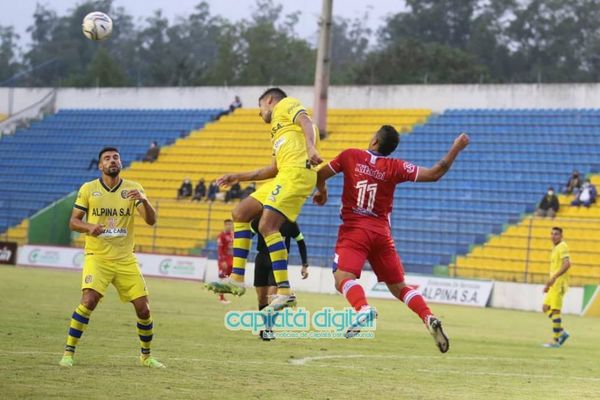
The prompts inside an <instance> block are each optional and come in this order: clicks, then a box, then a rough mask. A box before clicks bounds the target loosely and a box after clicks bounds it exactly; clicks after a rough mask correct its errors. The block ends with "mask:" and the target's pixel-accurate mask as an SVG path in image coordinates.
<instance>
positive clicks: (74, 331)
mask: <svg viewBox="0 0 600 400" xmlns="http://www.w3.org/2000/svg"><path fill="white" fill-rule="evenodd" d="M91 314H92V311H91V310H88V309H87V308H86V307H85V306H84V305H83V304H80V305H78V306H77V308H76V309H75V311H74V312H73V315H72V316H71V323H70V325H69V332H68V336H67V345H66V346H65V355H73V353H75V347H76V346H77V343H78V342H79V339H81V335H83V331H84V330H85V328H86V327H87V325H88V323H89V322H90V315H91Z"/></svg>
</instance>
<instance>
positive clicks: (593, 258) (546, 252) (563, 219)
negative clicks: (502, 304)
mask: <svg viewBox="0 0 600 400" xmlns="http://www.w3.org/2000/svg"><path fill="white" fill-rule="evenodd" d="M594 180H596V181H597V182H598V183H600V176H596V177H592V181H594ZM559 198H560V201H561V204H564V207H561V209H560V210H559V213H558V214H557V217H556V218H555V219H544V218H536V217H527V218H525V219H523V220H522V221H521V222H520V223H518V224H516V225H512V226H509V227H507V229H506V230H505V231H504V232H503V233H501V234H500V235H496V236H492V237H490V238H489V240H488V241H487V242H486V243H485V244H483V245H481V246H476V247H474V248H473V249H472V250H471V252H470V253H469V254H467V255H466V256H459V257H457V258H456V261H455V262H454V263H453V264H451V265H450V271H451V272H452V273H453V274H454V275H456V276H460V277H476V278H485V279H506V280H509V281H515V282H525V281H527V282H533V283H545V282H546V280H547V279H548V274H549V264H550V253H551V250H552V246H553V245H552V242H551V241H550V232H551V229H552V227H554V226H560V227H561V228H562V229H563V230H564V239H565V241H566V242H567V243H568V244H569V249H570V258H571V264H572V267H571V270H570V272H569V277H570V278H569V280H570V284H571V285H573V286H574V285H584V284H598V280H599V278H600V263H598V260H600V207H598V206H597V205H593V206H592V207H591V208H584V207H581V208H577V207H571V206H570V198H569V197H568V196H560V197H559Z"/></svg>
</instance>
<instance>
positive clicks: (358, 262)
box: [333, 225, 404, 284]
mask: <svg viewBox="0 0 600 400" xmlns="http://www.w3.org/2000/svg"><path fill="white" fill-rule="evenodd" d="M366 260H369V263H370V264H371V267H372V268H373V272H375V275H377V281H378V282H385V283H390V284H393V283H400V282H404V267H402V261H400V256H398V253H397V252H396V246H395V245H394V239H393V238H392V236H391V235H390V234H389V233H388V234H385V235H384V234H381V233H377V232H372V231H369V230H366V229H363V228H358V227H349V226H344V225H342V226H340V229H339V232H338V240H337V243H336V245H335V258H334V260H333V271H334V272H335V270H336V269H339V270H340V271H344V272H350V273H352V274H354V275H356V276H357V277H360V274H361V272H362V269H363V266H364V265H365V261H366Z"/></svg>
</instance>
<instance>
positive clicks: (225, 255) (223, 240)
mask: <svg viewBox="0 0 600 400" xmlns="http://www.w3.org/2000/svg"><path fill="white" fill-rule="evenodd" d="M217 252H218V255H219V261H227V260H229V259H231V258H233V232H225V231H223V232H221V233H219V237H218V238H217Z"/></svg>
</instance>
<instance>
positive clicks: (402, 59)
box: [356, 39, 488, 85]
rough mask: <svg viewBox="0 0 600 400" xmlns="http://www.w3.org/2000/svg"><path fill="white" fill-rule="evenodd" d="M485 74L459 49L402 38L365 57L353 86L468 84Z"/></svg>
mask: <svg viewBox="0 0 600 400" xmlns="http://www.w3.org/2000/svg"><path fill="white" fill-rule="evenodd" d="M487 75H488V70H487V68H486V67H485V66H484V65H481V64H479V63H477V60H476V59H475V57H473V56H472V55H470V54H467V53H465V52H463V51H461V50H458V49H452V48H450V47H448V46H444V45H441V44H437V43H432V44H424V43H422V42H419V41H417V40H414V39H402V40H399V41H397V42H396V43H393V44H390V45H388V46H387V47H385V48H384V49H382V50H379V51H374V52H372V53H371V54H369V56H368V57H367V60H366V62H365V63H364V65H363V67H362V68H361V70H360V72H359V74H358V77H357V80H356V83H359V84H371V85H377V84H408V83H469V82H478V81H480V80H483V79H486V78H487Z"/></svg>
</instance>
